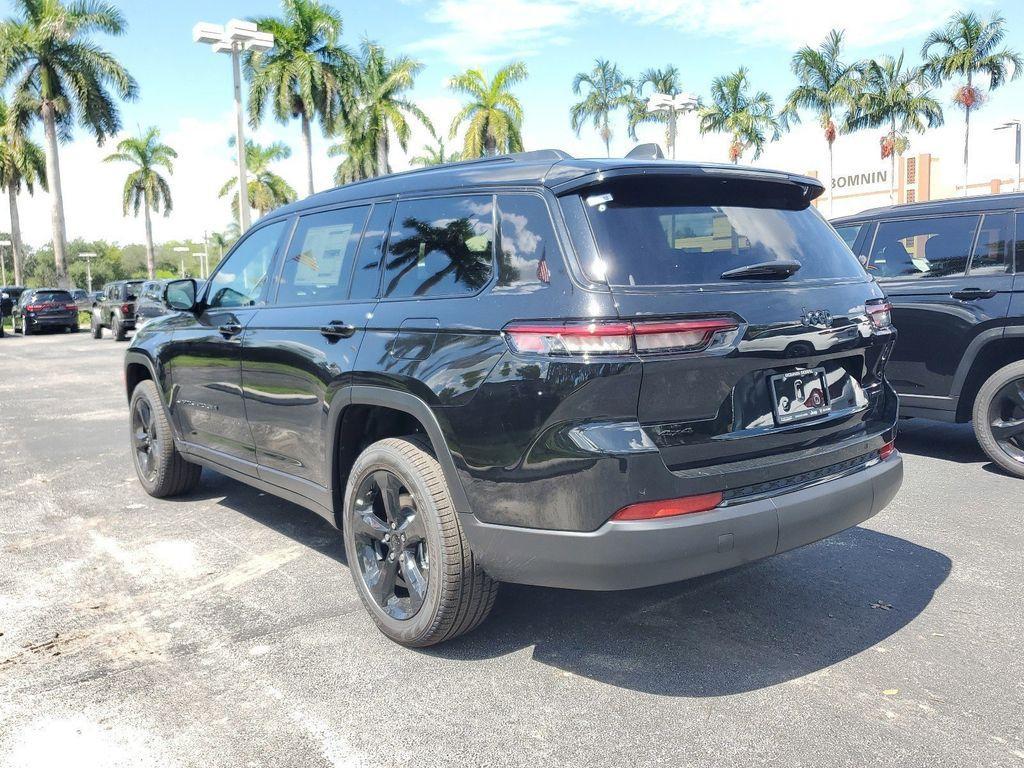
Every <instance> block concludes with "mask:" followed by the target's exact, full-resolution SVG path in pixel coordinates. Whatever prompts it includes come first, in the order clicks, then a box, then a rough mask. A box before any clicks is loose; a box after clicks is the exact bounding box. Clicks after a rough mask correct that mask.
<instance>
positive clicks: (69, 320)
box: [25, 312, 78, 326]
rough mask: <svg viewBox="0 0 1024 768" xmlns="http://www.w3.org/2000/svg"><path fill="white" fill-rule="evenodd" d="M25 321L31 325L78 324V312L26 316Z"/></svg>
mask: <svg viewBox="0 0 1024 768" xmlns="http://www.w3.org/2000/svg"><path fill="white" fill-rule="evenodd" d="M25 321H26V322H28V323H29V324H30V325H39V326H47V325H60V326H66V325H78V313H77V312H71V313H69V314H66V315H45V316H43V317H27V316H26V317H25Z"/></svg>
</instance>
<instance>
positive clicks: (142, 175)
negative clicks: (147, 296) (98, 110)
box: [105, 126, 178, 280]
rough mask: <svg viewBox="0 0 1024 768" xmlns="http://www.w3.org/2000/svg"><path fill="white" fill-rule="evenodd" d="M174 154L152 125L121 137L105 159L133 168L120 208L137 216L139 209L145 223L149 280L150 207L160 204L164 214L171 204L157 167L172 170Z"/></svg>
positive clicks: (152, 274)
mask: <svg viewBox="0 0 1024 768" xmlns="http://www.w3.org/2000/svg"><path fill="white" fill-rule="evenodd" d="M177 157H178V153H177V152H175V151H174V150H173V149H172V148H171V147H169V146H168V145H166V144H164V143H163V142H162V141H160V129H159V128H157V127H155V126H153V127H150V128H148V129H146V131H145V132H143V133H142V134H141V135H140V136H138V137H133V138H128V139H122V140H121V141H120V142H118V144H117V152H115V153H114V154H112V155H109V156H107V157H106V158H105V161H106V162H108V163H131V164H132V165H134V166H135V170H134V171H132V172H131V173H129V174H128V178H127V179H125V182H124V197H123V200H122V202H121V207H122V209H123V211H124V215H125V216H127V215H128V209H129V208H131V209H132V215H133V216H138V215H139V209H140V208H141V209H142V210H143V215H144V218H145V222H146V271H147V273H148V274H149V279H150V280H154V279H156V253H155V251H154V250H153V222H152V221H151V219H150V216H149V212H150V210H151V209H152V210H154V211H159V210H160V209H161V207H162V208H163V211H164V216H167V215H168V214H169V213H170V212H171V209H172V208H173V207H174V203H173V202H172V201H171V187H170V185H169V184H168V183H167V180H166V179H165V178H164V177H163V176H161V175H160V171H159V169H160V168H166V169H167V173H169V174H171V173H174V160H175V159H176V158H177Z"/></svg>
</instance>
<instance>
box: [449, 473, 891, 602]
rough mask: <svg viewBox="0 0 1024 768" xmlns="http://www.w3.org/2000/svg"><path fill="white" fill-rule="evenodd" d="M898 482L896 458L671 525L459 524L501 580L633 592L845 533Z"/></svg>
mask: <svg viewBox="0 0 1024 768" xmlns="http://www.w3.org/2000/svg"><path fill="white" fill-rule="evenodd" d="M902 481H903V460H902V458H901V457H900V455H899V454H898V453H894V454H893V455H892V456H890V457H889V458H888V459H886V460H884V461H876V462H875V463H874V464H871V465H869V466H867V467H865V468H863V469H860V470H858V471H856V472H854V473H852V474H848V475H844V476H840V477H837V478H834V479H831V480H826V481H824V482H820V483H817V484H815V485H811V486H809V487H805V488H801V489H799V490H795V491H792V492H790V493H784V494H781V495H778V496H773V497H768V498H760V499H758V500H754V501H747V502H743V503H736V504H733V505H730V506H725V507H720V508H717V509H714V510H711V511H710V512H703V513H699V514H693V515H682V516H680V517H676V518H670V519H663V520H652V521H643V522H628V523H624V522H614V521H610V522H607V523H605V524H604V525H603V526H601V527H600V528H598V529H597V530H596V531H590V532H579V531H559V530H543V529H537V528H520V527H513V526H505V525H493V524H489V523H483V522H481V521H479V520H478V519H477V518H476V517H474V516H473V515H472V514H460V518H461V522H462V525H463V529H464V530H465V533H466V536H467V538H468V539H469V543H470V546H471V548H472V549H473V553H474V555H475V556H476V557H477V558H478V559H479V560H480V562H481V564H482V565H483V567H484V569H485V570H486V571H487V572H488V573H489V574H490V575H491V576H492V577H494V578H495V579H498V580H500V581H510V582H518V583H522V584H536V585H540V586H548V587H565V588H569V589H590V590H615V589H633V588H637V587H648V586H653V585H655V584H665V583H669V582H673V581H681V580H683V579H689V578H693V577H695V576H701V575H704V574H707V573H713V572H715V571H721V570H725V569H727V568H732V567H734V566H737V565H742V564H743V563H749V562H751V561H754V560H759V559H761V558H764V557H768V556H770V555H774V554H778V553H780V552H785V551H786V550H790V549H793V548H795V547H799V546H802V545H804V544H810V543H811V542H814V541H818V540H819V539H823V538H825V537H826V536H831V535H832V534H835V533H839V532H840V531H843V530H846V529H847V528H850V527H852V526H855V525H857V524H858V523H861V522H863V521H864V520H867V519H868V518H870V517H871V516H873V515H875V514H877V513H878V512H879V511H880V510H881V509H882V508H884V507H885V506H886V505H887V504H888V503H889V502H890V501H891V500H892V498H893V497H894V496H895V495H896V492H897V491H898V490H899V487H900V484H901V483H902Z"/></svg>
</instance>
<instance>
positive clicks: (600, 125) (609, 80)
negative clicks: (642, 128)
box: [569, 59, 635, 157]
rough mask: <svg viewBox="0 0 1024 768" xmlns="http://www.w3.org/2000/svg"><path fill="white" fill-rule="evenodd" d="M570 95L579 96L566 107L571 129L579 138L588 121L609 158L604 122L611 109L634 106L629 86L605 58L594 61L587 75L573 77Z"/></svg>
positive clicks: (608, 133) (607, 127)
mask: <svg viewBox="0 0 1024 768" xmlns="http://www.w3.org/2000/svg"><path fill="white" fill-rule="evenodd" d="M584 86H586V94H585V95H584ZM572 92H573V93H574V94H575V95H576V96H583V99H582V101H579V102H577V103H575V104H573V105H572V106H571V107H570V108H569V115H570V117H571V118H572V129H573V130H574V131H576V135H577V136H579V135H580V128H582V127H583V124H584V123H585V122H586V121H587V120H591V121H592V122H593V125H594V128H596V129H597V132H598V133H599V134H600V136H601V140H602V141H603V142H604V151H605V154H606V155H607V156H608V157H611V156H612V150H611V140H612V129H611V126H610V125H609V124H608V119H609V116H610V115H611V113H612V112H614V111H615V110H617V109H619V108H620V107H626V108H628V107H629V106H630V105H631V104H633V103H634V99H635V97H634V94H633V89H632V88H631V87H630V83H629V82H628V81H627V80H626V79H625V78H623V76H622V73H621V72H620V71H619V67H618V65H617V64H612V63H611V62H610V61H608V60H607V59H595V60H594V68H593V69H592V70H590V72H578V73H577V74H576V77H574V78H573V80H572Z"/></svg>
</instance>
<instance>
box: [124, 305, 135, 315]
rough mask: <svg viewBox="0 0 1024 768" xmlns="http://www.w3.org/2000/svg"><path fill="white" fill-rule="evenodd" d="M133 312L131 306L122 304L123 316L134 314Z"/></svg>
mask: <svg viewBox="0 0 1024 768" xmlns="http://www.w3.org/2000/svg"><path fill="white" fill-rule="evenodd" d="M132 311H133V308H132V305H131V304H122V305H121V312H122V314H125V315H130V314H131V313H132Z"/></svg>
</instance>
